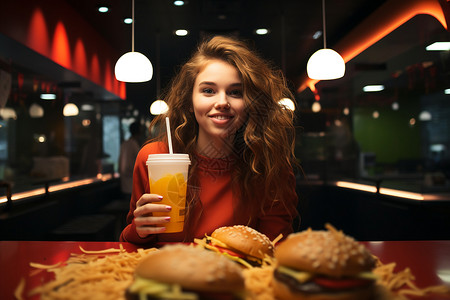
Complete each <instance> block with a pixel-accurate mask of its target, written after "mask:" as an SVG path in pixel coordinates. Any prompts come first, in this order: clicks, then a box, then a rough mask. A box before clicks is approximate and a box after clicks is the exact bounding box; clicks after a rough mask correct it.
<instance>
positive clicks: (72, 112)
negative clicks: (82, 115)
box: [63, 103, 79, 117]
mask: <svg viewBox="0 0 450 300" xmlns="http://www.w3.org/2000/svg"><path fill="white" fill-rule="evenodd" d="M78 113H79V111H78V106H76V105H75V104H73V103H67V104H66V105H64V108H63V115H64V116H65V117H72V116H77V115H78Z"/></svg>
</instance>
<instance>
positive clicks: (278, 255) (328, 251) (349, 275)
mask: <svg viewBox="0 0 450 300" xmlns="http://www.w3.org/2000/svg"><path fill="white" fill-rule="evenodd" d="M326 228H327V229H328V230H327V231H313V230H311V229H308V230H306V231H303V232H299V233H293V234H291V235H289V236H288V237H287V239H286V240H285V241H283V242H282V243H280V244H279V245H278V246H277V248H276V249H275V254H274V255H275V260H276V267H275V269H274V274H273V288H274V294H275V296H276V297H277V299H308V300H351V299H358V300H361V299H372V297H373V294H374V287H375V281H376V279H377V278H376V276H375V275H374V274H373V273H372V269H373V268H374V267H375V264H376V260H375V258H374V257H373V256H372V255H371V254H370V253H369V252H368V251H367V249H366V248H365V247H364V246H363V245H362V244H360V243H358V242H357V241H355V240H354V239H353V238H352V237H349V236H347V235H345V234H344V233H343V232H342V231H337V230H336V229H335V228H333V227H332V226H331V225H329V224H327V225H326Z"/></svg>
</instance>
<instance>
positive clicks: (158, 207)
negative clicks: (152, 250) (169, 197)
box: [134, 194, 172, 238]
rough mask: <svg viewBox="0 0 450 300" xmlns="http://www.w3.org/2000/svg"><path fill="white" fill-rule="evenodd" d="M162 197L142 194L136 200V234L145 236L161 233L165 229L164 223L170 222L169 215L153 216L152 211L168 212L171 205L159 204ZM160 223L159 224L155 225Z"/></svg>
mask: <svg viewBox="0 0 450 300" xmlns="http://www.w3.org/2000/svg"><path fill="white" fill-rule="evenodd" d="M161 200H162V197H161V196H159V195H156V194H143V195H142V196H141V198H139V200H138V201H137V202H136V209H135V210H134V222H135V224H136V231H137V234H138V235H139V236H140V237H142V238H145V237H147V236H148V235H150V234H157V233H163V232H164V231H166V228H165V227H164V226H161V225H164V224H166V223H168V222H170V217H169V216H154V215H153V213H154V212H169V211H170V210H171V209H172V207H170V206H168V205H165V204H159V203H158V202H160V201H161ZM157 225H160V226H157Z"/></svg>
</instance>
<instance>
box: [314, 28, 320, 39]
mask: <svg viewBox="0 0 450 300" xmlns="http://www.w3.org/2000/svg"><path fill="white" fill-rule="evenodd" d="M321 36H322V31H320V30H318V31H316V32H315V33H314V34H313V39H315V40H317V39H318V38H320V37H321Z"/></svg>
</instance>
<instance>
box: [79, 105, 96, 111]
mask: <svg viewBox="0 0 450 300" xmlns="http://www.w3.org/2000/svg"><path fill="white" fill-rule="evenodd" d="M94 109H95V108H94V105H92V104H83V105H81V110H82V111H93V110H94Z"/></svg>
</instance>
